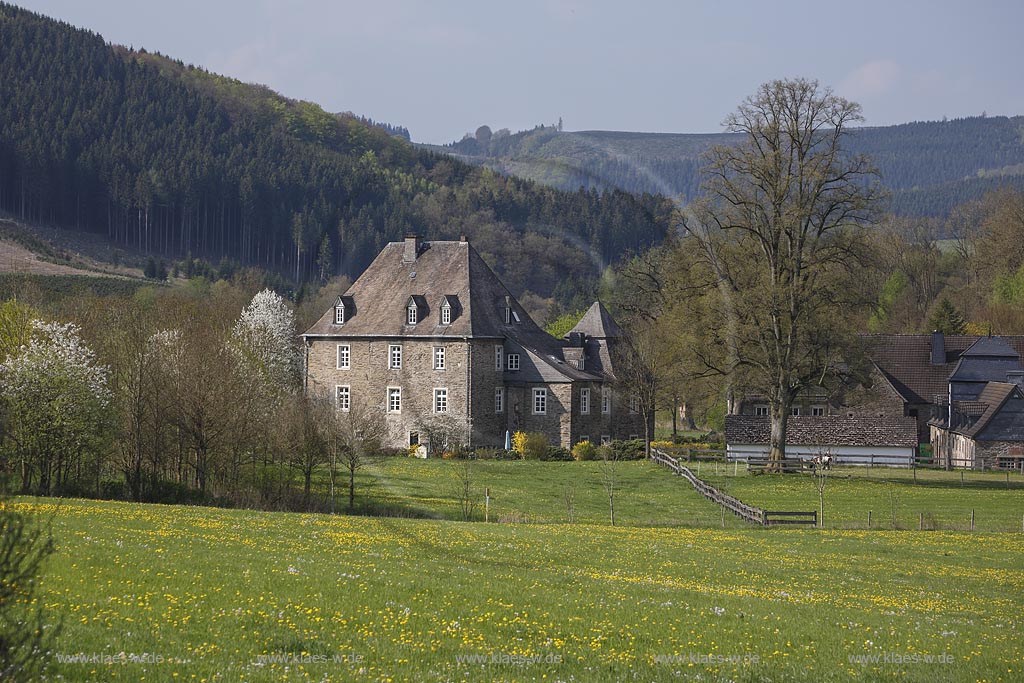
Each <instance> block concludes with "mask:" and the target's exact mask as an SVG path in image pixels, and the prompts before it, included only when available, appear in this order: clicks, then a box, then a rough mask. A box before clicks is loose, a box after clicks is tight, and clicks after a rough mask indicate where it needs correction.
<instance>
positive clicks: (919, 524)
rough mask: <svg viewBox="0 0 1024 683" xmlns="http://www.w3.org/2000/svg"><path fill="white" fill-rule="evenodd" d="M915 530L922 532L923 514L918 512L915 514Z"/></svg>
mask: <svg viewBox="0 0 1024 683" xmlns="http://www.w3.org/2000/svg"><path fill="white" fill-rule="evenodd" d="M917 530H918V531H924V513H923V512H918V513H917Z"/></svg>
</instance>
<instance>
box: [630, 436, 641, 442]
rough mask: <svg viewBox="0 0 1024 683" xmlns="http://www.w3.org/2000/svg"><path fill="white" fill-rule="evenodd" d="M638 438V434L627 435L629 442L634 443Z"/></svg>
mask: <svg viewBox="0 0 1024 683" xmlns="http://www.w3.org/2000/svg"><path fill="white" fill-rule="evenodd" d="M639 438H640V435H639V434H630V435H629V440H630V441H636V440H637V439H639Z"/></svg>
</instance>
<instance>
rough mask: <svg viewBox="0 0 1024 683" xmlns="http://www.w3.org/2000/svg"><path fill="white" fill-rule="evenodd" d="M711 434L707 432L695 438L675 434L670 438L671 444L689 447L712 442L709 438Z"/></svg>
mask: <svg viewBox="0 0 1024 683" xmlns="http://www.w3.org/2000/svg"><path fill="white" fill-rule="evenodd" d="M713 434H714V432H707V433H706V434H697V435H695V436H690V435H687V434H676V435H674V436H673V437H672V443H674V444H676V445H682V444H686V445H689V444H695V443H706V442H708V441H711V440H713V439H712V438H711V437H712V435H713ZM659 443H661V442H659Z"/></svg>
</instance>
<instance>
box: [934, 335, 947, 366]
mask: <svg viewBox="0 0 1024 683" xmlns="http://www.w3.org/2000/svg"><path fill="white" fill-rule="evenodd" d="M931 360H932V365H945V363H946V336H945V335H944V334H942V332H941V331H939V330H935V331H934V332H932V359H931Z"/></svg>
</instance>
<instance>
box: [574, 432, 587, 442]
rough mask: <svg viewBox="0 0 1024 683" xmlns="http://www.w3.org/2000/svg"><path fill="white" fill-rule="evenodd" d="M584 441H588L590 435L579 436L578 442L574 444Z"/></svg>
mask: <svg viewBox="0 0 1024 683" xmlns="http://www.w3.org/2000/svg"><path fill="white" fill-rule="evenodd" d="M584 441H590V435H589V434H581V435H580V440H579V441H577V442H576V443H583V442H584Z"/></svg>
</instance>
